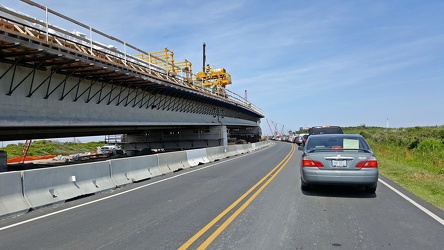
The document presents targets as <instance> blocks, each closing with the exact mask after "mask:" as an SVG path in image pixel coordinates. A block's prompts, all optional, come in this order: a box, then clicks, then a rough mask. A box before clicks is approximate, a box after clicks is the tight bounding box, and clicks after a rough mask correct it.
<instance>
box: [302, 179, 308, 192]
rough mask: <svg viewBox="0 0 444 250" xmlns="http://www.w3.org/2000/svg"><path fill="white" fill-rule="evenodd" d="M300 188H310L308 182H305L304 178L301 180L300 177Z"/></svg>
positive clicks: (304, 189)
mask: <svg viewBox="0 0 444 250" xmlns="http://www.w3.org/2000/svg"><path fill="white" fill-rule="evenodd" d="M301 189H302V190H303V191H308V190H310V184H308V183H307V182H305V181H304V180H302V178H301Z"/></svg>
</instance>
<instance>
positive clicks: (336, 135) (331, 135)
mask: <svg viewBox="0 0 444 250" xmlns="http://www.w3.org/2000/svg"><path fill="white" fill-rule="evenodd" d="M317 137H327V138H364V137H362V135H359V134H317V135H310V137H309V138H317Z"/></svg>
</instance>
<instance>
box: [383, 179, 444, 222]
mask: <svg viewBox="0 0 444 250" xmlns="http://www.w3.org/2000/svg"><path fill="white" fill-rule="evenodd" d="M378 180H379V181H380V182H381V183H382V184H384V185H386V186H387V187H388V188H390V189H391V190H392V191H393V192H395V193H397V194H398V195H399V196H401V197H402V198H404V199H406V200H407V201H408V202H410V203H412V204H413V205H415V207H417V208H419V209H420V210H421V211H423V212H424V213H426V214H427V215H428V216H430V217H432V218H433V219H435V220H436V221H437V222H439V223H441V225H443V226H444V220H443V219H441V218H440V217H439V216H438V215H436V214H434V213H432V212H431V211H430V210H428V209H427V208H425V207H423V206H421V205H419V204H418V203H417V202H416V201H414V200H412V199H410V198H409V197H407V196H406V195H405V194H403V193H401V192H400V191H399V190H397V189H396V188H394V187H392V186H390V185H389V184H388V183H386V182H385V181H383V180H381V179H378Z"/></svg>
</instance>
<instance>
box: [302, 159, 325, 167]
mask: <svg viewBox="0 0 444 250" xmlns="http://www.w3.org/2000/svg"><path fill="white" fill-rule="evenodd" d="M302 167H318V168H322V167H324V164H322V162H320V161H315V160H312V159H310V158H308V157H307V156H305V157H304V158H303V159H302Z"/></svg>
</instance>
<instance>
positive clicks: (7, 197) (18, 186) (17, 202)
mask: <svg viewBox="0 0 444 250" xmlns="http://www.w3.org/2000/svg"><path fill="white" fill-rule="evenodd" d="M21 174H22V172H9V173H1V174H0V185H1V187H0V218H1V217H7V216H13V215H18V214H25V213H27V212H28V210H29V209H30V208H31V207H30V206H29V204H28V202H26V200H25V197H23V188H22V177H21Z"/></svg>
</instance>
